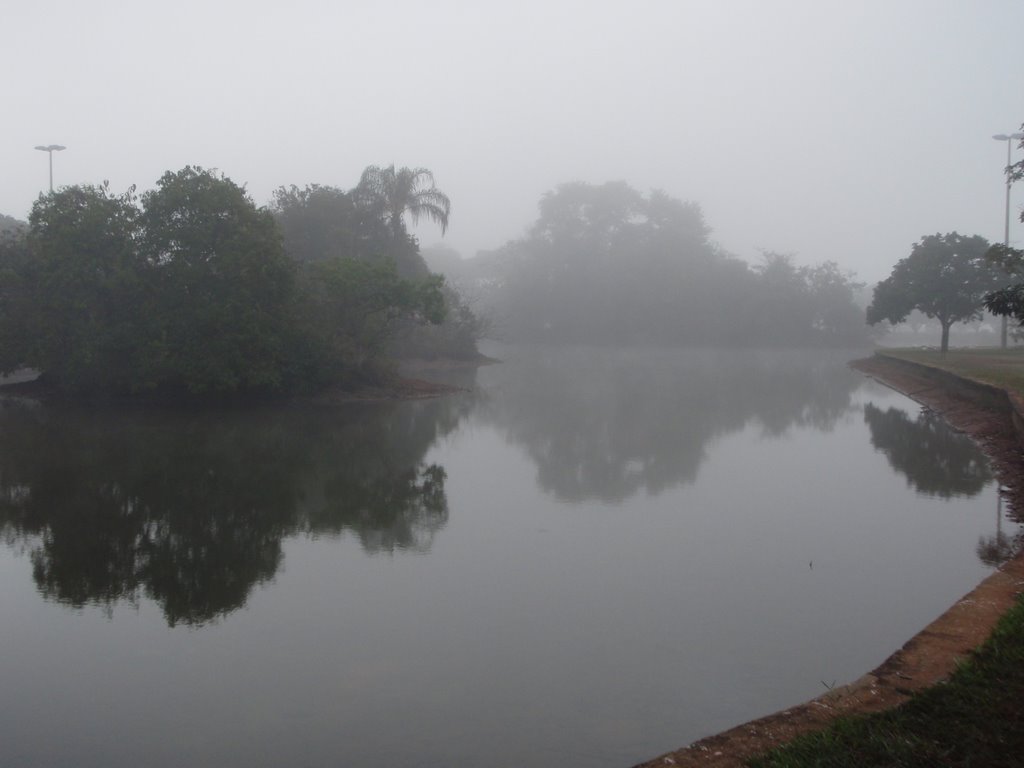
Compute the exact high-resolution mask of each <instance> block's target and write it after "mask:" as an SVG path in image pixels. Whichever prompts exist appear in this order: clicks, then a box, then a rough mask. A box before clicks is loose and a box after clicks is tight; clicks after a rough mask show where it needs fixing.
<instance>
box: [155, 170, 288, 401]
mask: <svg viewBox="0 0 1024 768" xmlns="http://www.w3.org/2000/svg"><path fill="white" fill-rule="evenodd" d="M142 204H143V214H142V223H143V236H142V248H143V253H144V255H145V257H146V259H147V261H148V263H149V265H150V267H151V268H152V269H153V270H154V272H155V277H156V280H157V282H158V285H159V288H160V290H159V294H158V295H159V302H160V305H159V309H158V313H159V316H160V317H161V319H162V320H163V329H162V335H161V338H160V339H159V340H154V344H153V345H152V346H151V347H150V349H149V350H148V352H149V354H148V355H147V357H146V363H147V370H148V371H149V372H150V373H151V374H152V375H153V376H154V382H155V381H160V382H164V383H166V384H167V385H170V386H171V387H172V388H183V389H185V390H186V391H188V392H189V393H192V394H203V393H218V392H223V393H227V392H233V391H239V390H265V391H276V390H279V389H281V388H282V387H283V385H284V381H283V380H282V375H283V370H284V368H285V365H284V362H283V360H284V356H285V354H286V347H287V341H288V334H289V330H290V322H291V309H292V306H293V305H292V299H293V295H294V291H293V287H294V272H295V269H294V263H293V262H292V261H291V260H290V259H289V258H288V257H287V256H286V255H285V252H284V246H283V244H282V241H281V235H280V232H279V230H278V228H277V225H276V223H275V222H274V218H273V216H272V215H271V214H270V212H269V211H266V210H263V209H258V208H257V207H256V205H255V204H254V203H253V201H252V200H251V199H250V198H249V196H248V195H247V194H246V193H245V190H244V189H242V188H241V187H240V186H238V185H237V184H235V183H234V182H233V181H231V180H230V179H228V178H226V177H225V176H223V175H220V174H217V173H215V172H213V171H209V170H205V169H203V168H199V167H192V166H186V167H185V168H183V169H182V170H180V171H178V172H177V173H171V172H168V173H165V174H164V175H163V177H161V179H160V180H159V181H158V182H157V187H156V189H155V190H152V191H150V192H147V193H145V194H144V195H143V196H142Z"/></svg>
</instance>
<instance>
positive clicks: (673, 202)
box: [428, 182, 868, 346]
mask: <svg viewBox="0 0 1024 768" xmlns="http://www.w3.org/2000/svg"><path fill="white" fill-rule="evenodd" d="M710 233H711V230H710V228H709V227H708V225H707V224H706V222H705V220H704V217H703V214H702V213H701V210H700V207H699V206H698V205H697V204H696V203H692V202H683V201H680V200H677V199H675V198H673V197H671V196H669V195H667V194H666V193H664V192H661V191H653V192H650V193H649V194H642V193H640V192H638V191H637V190H635V189H633V188H632V187H630V186H629V185H628V184H626V183H625V182H608V183H605V184H599V185H595V184H588V183H583V182H574V183H569V184H563V185H561V186H559V187H557V188H556V189H555V190H553V191H551V192H549V193H548V194H546V195H545V196H544V197H543V198H542V199H541V201H540V205H539V215H538V218H537V220H536V222H535V223H534V224H533V226H532V227H531V228H530V229H529V231H528V232H527V233H526V234H525V235H524V236H523V237H522V238H520V239H517V240H514V241H511V242H509V243H507V244H506V245H504V246H503V247H501V248H499V249H497V250H496V251H492V252H490V253H485V254H482V255H480V256H478V257H477V258H476V259H472V260H470V261H469V262H466V263H464V264H462V265H459V264H456V266H455V269H454V270H453V271H452V272H450V274H451V275H452V277H453V279H461V280H462V281H467V282H469V283H471V284H472V285H473V292H474V293H475V295H476V298H477V299H478V300H479V303H480V304H481V305H482V307H483V308H484V311H485V314H486V315H487V316H488V317H489V318H490V319H491V320H492V322H493V323H494V325H495V327H496V328H497V329H498V331H499V332H500V333H501V335H502V336H503V337H505V338H508V339H512V340H529V341H544V342H570V343H577V342H586V343H625V344H635V343H646V344H685V345H729V346H737V345H741V346H763V345H788V346H825V345H830V346H850V345H856V344H860V343H863V342H864V341H866V339H867V337H868V329H867V328H866V327H865V325H864V311H863V308H862V306H861V305H860V304H859V303H858V298H859V294H860V291H861V289H862V287H863V286H862V285H861V284H860V283H858V282H857V281H856V280H855V279H854V277H853V275H852V274H850V273H848V272H846V271H844V270H843V269H841V268H840V267H839V266H838V265H837V264H836V263H835V262H831V261H825V262H823V263H820V264H817V265H814V266H799V265H797V264H796V263H795V261H794V259H793V257H792V256H790V255H788V254H782V253H776V252H766V253H764V254H763V261H762V263H761V264H759V265H757V266H754V267H751V266H749V265H748V264H747V263H746V262H745V261H743V260H741V259H739V258H737V257H735V256H733V255H731V254H729V253H728V252H726V251H725V250H723V249H722V248H720V247H719V246H718V245H716V244H715V243H714V242H713V241H712V240H711V237H710ZM428 255H433V254H428ZM437 257H438V263H439V264H440V262H441V260H442V259H444V254H437ZM452 263H453V262H452V260H451V259H450V258H449V259H448V264H449V268H451V264H452Z"/></svg>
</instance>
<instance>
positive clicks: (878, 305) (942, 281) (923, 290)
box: [867, 232, 1002, 352]
mask: <svg viewBox="0 0 1024 768" xmlns="http://www.w3.org/2000/svg"><path fill="white" fill-rule="evenodd" d="M988 249H989V243H988V241H987V240H986V239H985V238H983V237H981V236H979V235H973V236H970V237H965V236H963V235H960V234H958V233H956V232H950V233H948V234H945V235H942V234H935V235H927V236H925V237H922V238H921V240H920V241H919V242H917V243H914V246H913V248H912V249H911V252H910V255H909V256H907V257H906V258H904V259H901V260H900V261H899V262H897V264H896V266H895V267H893V270H892V274H890V275H889V277H887V278H886V279H885V280H883V281H882V282H880V283H879V284H878V285H876V286H875V291H874V297H873V299H872V301H871V305H870V306H869V307H868V309H867V321H868V323H869V324H870V325H875V324H876V323H880V322H882V321H883V320H887V321H889V322H891V323H900V322H903V320H905V319H906V317H907V316H908V315H909V314H910V313H911V312H912V311H913V310H915V309H917V310H920V311H921V312H922V313H923V314H925V315H926V316H927V317H930V318H933V319H935V320H938V321H939V324H940V325H941V326H942V351H943V352H945V351H946V350H948V349H949V329H950V326H952V325H953V323H958V322H965V321H969V320H973V319H977V318H979V317H981V310H982V308H983V307H984V302H985V296H986V294H988V293H989V292H990V291H992V290H993V289H995V288H997V287H998V286H999V284H1000V281H1001V279H1002V278H1001V277H1000V275H999V273H998V272H997V271H996V270H995V269H993V267H992V265H991V264H990V263H989V262H988V261H987V260H986V258H985V256H986V253H987V251H988Z"/></svg>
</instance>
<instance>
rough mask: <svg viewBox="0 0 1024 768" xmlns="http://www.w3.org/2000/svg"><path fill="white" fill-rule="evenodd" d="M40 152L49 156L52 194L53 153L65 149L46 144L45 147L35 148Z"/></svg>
mask: <svg viewBox="0 0 1024 768" xmlns="http://www.w3.org/2000/svg"><path fill="white" fill-rule="evenodd" d="M36 149H38V150H39V151H40V152H46V153H47V154H48V155H49V156H50V192H51V194H52V193H53V153H54V152H60V151H61V150H62V149H67V147H64V146H61V145H60V144H47V145H46V146H45V147H44V146H43V145H41V144H40V145H39V146H38V147H36Z"/></svg>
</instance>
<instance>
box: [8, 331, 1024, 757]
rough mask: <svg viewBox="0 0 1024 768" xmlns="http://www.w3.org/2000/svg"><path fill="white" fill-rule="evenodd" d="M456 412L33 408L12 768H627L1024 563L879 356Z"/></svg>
mask: <svg viewBox="0 0 1024 768" xmlns="http://www.w3.org/2000/svg"><path fill="white" fill-rule="evenodd" d="M491 351H493V352H494V353H495V354H497V355H498V356H500V357H502V358H503V359H504V360H505V362H504V364H502V365H493V366H487V367H484V368H481V369H479V370H478V371H476V372H467V373H456V374H449V375H450V376H451V377H453V378H455V379H458V381H459V382H460V383H461V384H463V385H464V386H467V387H470V388H471V391H470V392H466V393H464V394H459V395H454V396H450V397H446V398H442V399H437V400H430V401H418V402H408V403H391V404H374V405H353V406H345V407H332V408H326V407H321V408H313V407H301V408H300V407H288V408H275V409H261V410H257V411H253V410H239V411H231V412H228V413H212V412H211V413H200V414H195V413H168V412H160V413H153V412H145V411H129V412H125V411H123V410H121V411H113V410H76V409H73V408H66V407H60V408H43V407H39V406H33V405H31V404H25V403H17V402H11V401H7V402H4V403H3V404H2V407H0V536H2V539H0V542H2V545H0V583H2V584H3V589H2V590H0V713H2V717H0V744H2V745H3V746H2V749H0V765H3V766H76V767H77V768H80V767H82V766H104V768H109V767H110V766H140V765H146V766H182V765H187V766H190V767H191V768H195V767H198V766H246V767H247V768H248V767H251V766H281V765H295V766H339V765H345V766H347V765H352V766H361V765H370V764H374V765H393V766H403V767H405V766H437V767H438V768H441V767H442V766H444V767H455V766H458V767H459V768H462V767H470V768H473V767H476V766H480V767H481V768H483V767H485V766H486V768H498V767H500V766H517V767H519V768H522V767H525V768H543V767H544V766H555V765H564V764H573V765H579V766H594V767H599V766H609V767H612V766H615V767H617V768H626V767H627V766H630V765H633V764H634V763H637V762H639V761H641V760H643V759H647V758H650V757H653V756H654V755H656V754H658V753H660V752H662V751H666V750H669V749H673V748H676V747H679V746H683V745H684V744H686V743H688V742H690V741H693V740H695V739H697V738H699V737H702V736H705V735H708V734H710V733H713V732H716V731H718V730H721V729H724V728H727V727H729V726H731V725H735V724H737V723H740V722H742V721H745V720H747V719H750V718H753V717H756V716H759V715H763V714H767V713H769V712H772V711H775V710H777V709H780V708H784V707H786V706H790V705H793V704H796V703H798V702H800V701H803V700H806V699H807V698H810V697H812V696H816V695H818V694H821V693H824V692H825V689H826V686H832V685H834V684H842V683H845V682H849V681H851V680H853V679H855V678H857V677H859V676H860V675H861V674H863V673H864V672H866V671H868V670H869V669H871V668H873V667H874V666H876V665H877V664H879V663H880V662H881V661H882V660H884V659H885V658H886V657H887V656H888V655H889V654H890V653H891V652H892V651H894V650H895V649H896V648H898V647H899V646H900V645H901V644H902V643H903V642H904V641H906V640H907V639H908V638H909V637H910V636H911V635H913V634H914V633H915V632H917V631H918V630H919V629H921V628H922V627H923V626H924V625H925V624H927V623H928V622H929V621H931V620H932V619H933V618H935V617H936V616H937V615H939V614H940V613H941V612H942V611H943V610H944V609H945V608H947V607H948V606H949V605H951V604H952V603H953V602H954V601H955V600H956V599H957V598H959V597H960V596H961V595H963V594H964V593H965V592H967V591H969V590H970V589H971V588H972V587H973V586H974V585H975V584H977V583H978V582H979V581H980V580H981V579H982V578H984V577H985V576H986V575H987V574H988V573H989V572H990V571H991V568H992V565H993V563H994V562H996V561H997V560H998V558H999V553H1000V547H999V546H998V545H999V543H1000V541H1001V539H1000V538H999V536H1001V535H1007V534H1012V533H1014V532H1016V530H1017V526H1016V525H1013V524H1011V523H1010V522H1009V521H1007V520H1004V519H1000V504H999V499H998V493H997V488H996V486H995V484H994V482H993V480H992V478H991V473H990V470H989V467H988V464H987V462H986V461H985V459H984V457H983V456H982V455H981V454H980V453H979V452H978V451H977V449H976V448H975V446H974V445H973V444H972V443H971V442H970V441H969V440H967V439H966V438H964V437H963V436H962V435H959V434H957V433H955V432H953V431H951V430H949V429H947V428H946V427H945V425H944V424H943V423H942V422H941V421H940V420H938V419H937V418H935V417H934V416H932V415H930V414H929V413H927V412H922V411H921V409H920V408H919V407H918V406H917V405H916V404H914V403H913V402H911V401H910V400H908V399H906V398H904V397H902V396H900V395H898V394H896V393H895V392H893V391H891V390H889V389H886V388H884V387H882V386H880V385H878V384H876V383H874V382H872V381H870V380H868V379H865V378H864V377H863V376H861V375H860V374H858V373H856V372H854V371H851V370H849V369H848V368H847V367H846V364H845V363H846V360H847V358H848V357H849V356H848V355H847V356H844V355H839V354H810V353H799V352H784V353H779V352H773V353H770V354H769V353H765V354H758V353H751V352H744V353H727V352H713V351H684V350H667V349H665V350H630V351H621V350H620V351H616V350H602V349H583V348H573V349H569V350H557V351H556V350H550V349H544V348H527V347H511V346H509V347H502V348H500V349H495V350H491Z"/></svg>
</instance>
